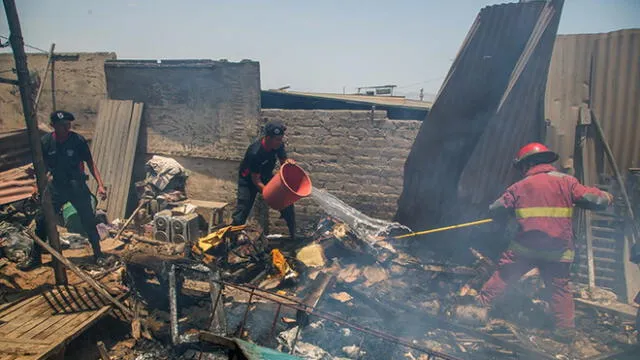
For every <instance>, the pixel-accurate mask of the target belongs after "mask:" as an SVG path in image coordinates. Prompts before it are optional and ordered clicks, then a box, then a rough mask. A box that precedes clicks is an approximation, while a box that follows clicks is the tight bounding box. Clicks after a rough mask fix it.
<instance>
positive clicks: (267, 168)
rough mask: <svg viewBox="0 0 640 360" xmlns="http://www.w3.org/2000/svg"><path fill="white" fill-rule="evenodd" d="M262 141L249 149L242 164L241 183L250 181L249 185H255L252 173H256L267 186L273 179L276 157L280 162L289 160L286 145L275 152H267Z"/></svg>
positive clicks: (240, 171) (256, 142)
mask: <svg viewBox="0 0 640 360" xmlns="http://www.w3.org/2000/svg"><path fill="white" fill-rule="evenodd" d="M262 141H263V140H262V139H260V140H257V141H255V142H254V143H252V144H251V145H249V147H248V148H247V152H246V153H245V154H244V159H242V163H241V164H240V170H239V175H240V180H241V181H248V182H249V184H253V181H251V173H254V174H260V178H261V180H262V182H263V183H264V184H266V183H267V182H269V180H271V178H272V177H273V169H274V168H275V166H276V157H277V158H278V159H280V160H283V159H286V158H287V153H286V151H285V149H284V145H282V146H280V147H279V148H277V149H275V150H271V151H267V150H265V147H264V145H263V143H262Z"/></svg>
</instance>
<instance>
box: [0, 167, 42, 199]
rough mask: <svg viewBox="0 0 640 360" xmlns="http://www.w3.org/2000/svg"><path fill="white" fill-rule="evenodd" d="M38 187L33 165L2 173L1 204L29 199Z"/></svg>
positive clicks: (0, 185)
mask: <svg viewBox="0 0 640 360" xmlns="http://www.w3.org/2000/svg"><path fill="white" fill-rule="evenodd" d="M36 189H37V186H36V179H35V174H34V173H33V166H32V165H25V166H22V167H19V168H15V169H11V170H7V171H4V172H2V173H0V205H5V204H9V203H12V202H15V201H20V200H24V199H27V198H28V197H30V196H31V194H33V193H34V192H35V191H36Z"/></svg>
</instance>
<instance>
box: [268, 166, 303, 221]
mask: <svg viewBox="0 0 640 360" xmlns="http://www.w3.org/2000/svg"><path fill="white" fill-rule="evenodd" d="M309 195H311V179H310V178H309V175H307V173H306V172H304V170H302V168H301V167H300V166H298V165H295V164H291V163H286V164H284V165H282V166H281V167H280V171H278V174H276V176H274V177H273V179H271V181H269V183H268V184H267V185H265V187H264V190H263V191H262V197H263V198H264V201H266V203H267V204H269V206H270V207H272V208H273V209H276V210H282V209H284V208H286V207H287V206H289V205H291V204H293V203H295V202H296V201H298V200H300V199H302V198H303V197H307V196H309Z"/></svg>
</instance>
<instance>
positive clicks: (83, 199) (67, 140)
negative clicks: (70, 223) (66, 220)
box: [21, 111, 107, 270]
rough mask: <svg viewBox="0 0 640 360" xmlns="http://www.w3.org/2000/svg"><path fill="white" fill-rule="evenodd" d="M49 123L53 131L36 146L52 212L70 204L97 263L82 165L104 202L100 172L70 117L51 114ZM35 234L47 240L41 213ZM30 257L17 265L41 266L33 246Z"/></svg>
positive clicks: (97, 241)
mask: <svg viewBox="0 0 640 360" xmlns="http://www.w3.org/2000/svg"><path fill="white" fill-rule="evenodd" d="M50 120H51V126H53V128H54V132H52V133H49V134H45V135H44V136H43V137H42V139H41V140H40V143H41V145H42V155H43V157H44V162H45V166H46V167H47V177H48V179H49V184H48V186H47V191H49V192H50V193H51V198H52V203H53V210H54V211H55V212H59V211H60V209H61V208H62V205H64V204H65V203H66V202H71V204H72V205H73V207H74V208H75V209H76V211H77V212H78V215H79V216H80V221H81V223H82V227H83V228H84V230H85V231H86V233H87V235H88V237H89V243H90V244H91V247H92V248H93V256H94V260H95V261H96V262H97V263H100V262H101V261H102V260H103V254H102V251H101V250H100V236H99V235H98V231H97V230H96V218H95V213H94V211H93V207H92V205H91V197H92V196H91V192H90V191H89V188H88V187H87V183H86V181H87V179H88V176H87V175H86V174H85V171H84V164H85V163H86V164H87V167H88V168H89V172H91V175H93V177H94V178H95V179H96V182H97V183H98V196H99V197H100V198H101V199H102V200H105V199H106V198H107V193H106V191H105V188H104V184H103V182H102V178H101V177H100V172H98V167H97V165H96V163H95V162H94V161H93V158H92V156H91V151H90V150H89V145H88V144H87V140H85V138H84V137H82V135H80V134H78V133H76V132H73V131H71V121H73V120H75V118H74V117H73V114H71V113H69V112H66V111H55V112H53V113H52V114H51V117H50ZM36 235H37V236H38V237H39V238H40V239H42V240H45V241H46V239H47V231H46V226H45V221H44V214H43V213H42V212H41V213H40V214H39V215H38V217H37V218H36ZM31 255H32V256H31V259H30V260H29V261H28V262H27V263H26V264H23V265H22V266H21V268H22V269H23V270H28V269H32V268H35V267H37V266H40V265H41V264H42V249H41V248H40V246H38V245H37V244H35V246H34V249H33V251H32V254H31Z"/></svg>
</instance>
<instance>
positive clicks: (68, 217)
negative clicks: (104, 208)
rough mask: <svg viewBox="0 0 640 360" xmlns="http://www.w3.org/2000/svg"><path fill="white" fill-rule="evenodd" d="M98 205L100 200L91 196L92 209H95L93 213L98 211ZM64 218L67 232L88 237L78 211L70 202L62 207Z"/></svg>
mask: <svg viewBox="0 0 640 360" xmlns="http://www.w3.org/2000/svg"><path fill="white" fill-rule="evenodd" d="M97 204H98V199H96V197H95V196H94V195H93V194H91V207H92V208H93V212H94V213H95V211H96V206H97ZM62 218H63V219H64V227H65V228H67V231H68V232H70V233H76V234H80V235H84V236H86V235H87V232H86V231H84V228H83V227H82V222H81V221H80V216H79V215H78V212H77V211H76V208H74V207H73V205H71V203H70V202H67V203H65V204H64V205H62Z"/></svg>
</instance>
